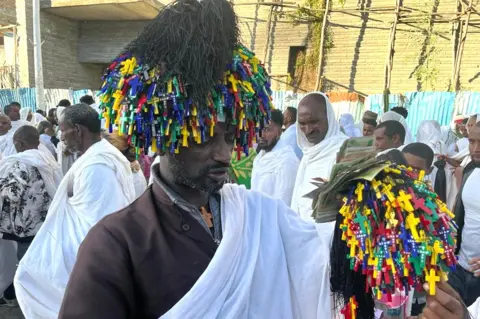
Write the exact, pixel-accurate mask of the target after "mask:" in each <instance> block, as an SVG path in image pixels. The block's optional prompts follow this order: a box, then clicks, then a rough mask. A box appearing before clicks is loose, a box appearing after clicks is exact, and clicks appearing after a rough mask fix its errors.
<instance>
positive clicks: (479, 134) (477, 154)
mask: <svg viewBox="0 0 480 319" xmlns="http://www.w3.org/2000/svg"><path fill="white" fill-rule="evenodd" d="M468 140H469V142H470V145H469V148H470V156H471V157H472V161H473V162H474V163H475V166H477V167H480V127H478V126H474V127H473V128H472V129H471V130H470V133H469V135H468Z"/></svg>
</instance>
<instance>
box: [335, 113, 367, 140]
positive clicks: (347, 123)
mask: <svg viewBox="0 0 480 319" xmlns="http://www.w3.org/2000/svg"><path fill="white" fill-rule="evenodd" d="M339 122H340V126H341V127H342V129H343V132H344V133H345V134H346V135H348V136H349V137H361V136H362V135H363V134H362V131H360V129H359V128H357V127H356V126H355V119H354V118H353V115H352V114H350V113H345V114H342V115H341V116H340V120H339Z"/></svg>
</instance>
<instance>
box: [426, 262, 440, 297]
mask: <svg viewBox="0 0 480 319" xmlns="http://www.w3.org/2000/svg"><path fill="white" fill-rule="evenodd" d="M425 280H426V281H427V282H428V286H429V291H428V293H429V294H430V295H431V296H433V295H435V286H436V284H437V282H440V276H437V274H436V272H435V269H433V268H431V269H430V273H427V274H426V276H425Z"/></svg>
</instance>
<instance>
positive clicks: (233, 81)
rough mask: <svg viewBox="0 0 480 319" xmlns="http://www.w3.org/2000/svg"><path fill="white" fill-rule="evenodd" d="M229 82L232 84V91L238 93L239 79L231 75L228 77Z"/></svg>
mask: <svg viewBox="0 0 480 319" xmlns="http://www.w3.org/2000/svg"><path fill="white" fill-rule="evenodd" d="M228 81H229V82H230V83H232V90H233V92H238V88H237V79H235V77H234V76H233V74H230V75H229V76H228Z"/></svg>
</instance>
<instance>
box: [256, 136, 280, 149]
mask: <svg viewBox="0 0 480 319" xmlns="http://www.w3.org/2000/svg"><path fill="white" fill-rule="evenodd" d="M279 140H280V138H278V137H276V138H275V139H274V140H272V142H271V143H270V144H265V145H258V151H262V150H263V151H265V152H270V151H271V150H273V148H274V147H275V146H276V145H277V143H278V141H279Z"/></svg>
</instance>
